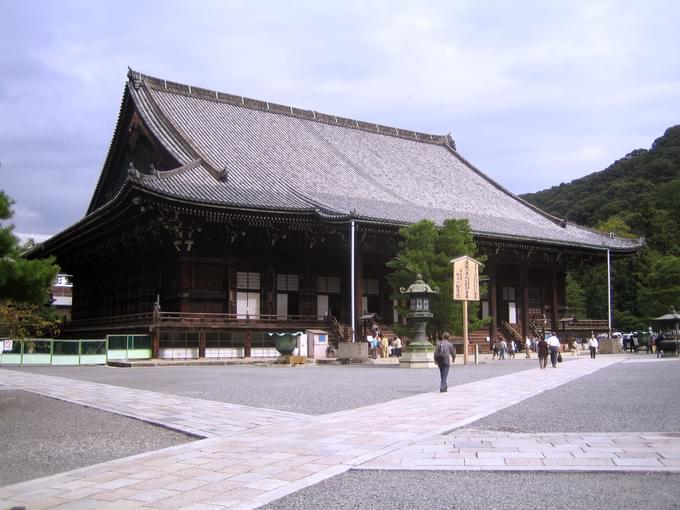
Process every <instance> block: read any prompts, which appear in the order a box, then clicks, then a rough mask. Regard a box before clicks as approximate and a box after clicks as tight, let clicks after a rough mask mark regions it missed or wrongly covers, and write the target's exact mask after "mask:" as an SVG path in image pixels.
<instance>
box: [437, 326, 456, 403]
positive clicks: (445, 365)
mask: <svg viewBox="0 0 680 510" xmlns="http://www.w3.org/2000/svg"><path fill="white" fill-rule="evenodd" d="M449 338H450V335H449V334H448V333H446V332H445V333H443V334H442V339H441V341H440V342H437V346H436V347H435V351H434V353H435V358H434V360H435V363H437V366H438V367H439V376H440V379H441V380H440V383H439V392H440V393H446V390H447V389H448V385H447V379H448V377H449V369H450V368H451V362H452V361H455V360H456V349H455V347H454V346H453V344H452V343H451V342H449Z"/></svg>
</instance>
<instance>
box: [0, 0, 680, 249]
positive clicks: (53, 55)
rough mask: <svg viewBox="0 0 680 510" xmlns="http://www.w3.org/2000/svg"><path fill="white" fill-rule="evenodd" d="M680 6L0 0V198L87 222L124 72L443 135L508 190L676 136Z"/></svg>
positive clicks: (662, 0) (45, 224) (25, 227)
mask: <svg viewBox="0 0 680 510" xmlns="http://www.w3.org/2000/svg"><path fill="white" fill-rule="evenodd" d="M678 27H680V2H676V1H674V0H645V1H642V0H639V1H626V0H621V1H607V0H589V1H587V2H574V1H571V0H565V1H559V0H555V1H550V0H536V1H524V0H508V1H502V0H497V1H492V0H487V1H484V0H465V1H463V0H448V1H444V0H442V1H427V0H420V1H401V0H389V1H370V0H364V1H354V0H342V1H295V0H288V1H286V2H281V1H258V0H249V1H236V0H235V1H227V0H224V1H207V0H192V1H191V2H187V1H186V0H182V1H174V0H160V1H154V0H147V1H144V0H135V1H130V0H115V1H110V0H98V1H96V2H92V1H89V0H87V1H75V0H31V1H24V0H0V189H2V190H4V191H5V192H6V193H7V194H8V195H9V196H10V197H12V198H13V199H14V201H15V204H14V208H13V209H14V218H13V219H12V223H14V225H15V233H17V234H23V235H30V236H32V237H33V238H35V239H36V240H38V241H40V240H42V239H43V237H42V236H46V235H51V234H55V233H57V232H59V231H61V230H63V229H64V228H66V227H68V226H69V225H71V224H73V223H75V222H76V221H78V220H79V219H81V218H82V217H83V216H84V214H85V212H86V209H87V206H88V204H89V201H90V198H91V196H92V193H93V191H94V188H95V186H96V183H97V180H98V178H99V175H100V173H101V169H102V164H103V162H104V159H105V157H106V153H107V150H108V147H109V144H110V142H111V137H112V135H113V130H114V127H115V124H116V119H117V115H118V112H119V109H120V104H121V99H122V96H123V90H124V86H125V81H126V74H127V69H128V67H131V68H132V69H135V70H137V71H140V72H142V73H144V74H149V75H152V76H157V77H161V78H164V79H167V80H171V81H176V82H180V83H186V84H190V85H194V86H199V87H204V88H209V89H214V90H219V91H221V92H227V93H231V94H237V95H244V96H247V97H251V98H255V99H261V100H266V101H271V102H276V103H281V104H285V105H292V106H296V107H299V108H305V109H312V110H316V111H319V112H324V113H330V114H335V115H339V116H343V117H350V118H355V119H359V120H365V121H370V122H376V123H380V124H386V125H389V126H394V127H397V128H402V129H411V130H415V131H423V132H426V133H433V134H447V133H450V134H451V136H452V137H453V138H454V140H455V141H456V145H457V148H458V151H459V153H460V154H461V155H462V156H463V157H465V158H466V159H467V160H469V161H470V162H471V163H473V164H474V165H475V166H476V167H477V168H479V169H480V170H482V171H483V172H484V173H486V174H487V175H488V176H489V177H491V178H492V179H494V180H495V181H497V182H498V183H499V184H501V185H502V186H504V187H505V188H507V189H508V190H510V191H511V192H513V193H516V194H521V193H528V192H534V191H539V190H542V189H546V188H549V187H551V186H556V185H559V184H560V183H563V182H569V181H571V180H573V179H577V178H580V177H583V176H585V175H588V174H590V173H592V172H596V171H600V170H603V169H604V168H606V167H607V166H609V165H610V164H611V163H612V162H614V161H615V160H617V159H619V158H621V157H623V156H624V155H626V154H627V153H629V152H631V151H632V150H634V149H638V148H649V147H650V146H651V144H652V142H653V141H654V140H655V139H656V138H658V137H660V136H661V135H662V134H663V133H664V131H665V130H666V129H667V128H668V127H670V126H672V125H675V124H678V123H680V117H679V115H678V112H679V111H680V51H679V50H680V30H679V29H678Z"/></svg>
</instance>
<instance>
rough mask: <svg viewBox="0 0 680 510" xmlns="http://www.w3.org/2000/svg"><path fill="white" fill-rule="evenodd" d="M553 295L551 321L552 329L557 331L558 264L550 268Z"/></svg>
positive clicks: (551, 297)
mask: <svg viewBox="0 0 680 510" xmlns="http://www.w3.org/2000/svg"><path fill="white" fill-rule="evenodd" d="M550 281H551V296H550V323H551V324H552V326H551V329H552V330H553V331H555V332H557V266H556V265H553V266H552V267H551V268H550Z"/></svg>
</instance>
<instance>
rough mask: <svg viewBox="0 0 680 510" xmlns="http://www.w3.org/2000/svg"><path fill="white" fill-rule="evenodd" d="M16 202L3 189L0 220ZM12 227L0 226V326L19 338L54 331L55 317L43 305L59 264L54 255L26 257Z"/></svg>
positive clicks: (10, 215) (1, 192)
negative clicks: (55, 261)
mask: <svg viewBox="0 0 680 510" xmlns="http://www.w3.org/2000/svg"><path fill="white" fill-rule="evenodd" d="M13 203H14V202H13V201H12V200H11V199H10V198H9V197H8V196H7V195H6V194H5V193H4V192H3V191H0V220H2V221H6V220H9V219H11V218H12V215H13V212H12V204H13ZM13 229H14V227H13V225H11V224H10V225H5V226H2V227H0V328H1V329H2V330H3V331H5V332H6V333H5V334H8V335H9V334H11V335H12V336H14V337H16V338H20V337H22V336H23V335H25V334H33V335H39V334H41V333H42V332H43V331H48V330H50V331H51V328H52V327H53V323H54V321H53V319H52V318H51V317H50V316H49V314H50V312H49V309H48V308H47V307H45V306H44V305H46V304H47V301H48V299H49V289H50V287H51V286H52V282H54V278H55V277H56V276H57V272H58V271H59V267H58V266H56V265H55V264H54V258H52V257H50V258H47V259H32V260H29V259H26V258H24V257H23V256H22V253H21V252H22V248H21V247H20V246H19V241H18V239H17V238H16V237H15V236H14V234H13Z"/></svg>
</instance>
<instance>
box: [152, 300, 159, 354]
mask: <svg viewBox="0 0 680 510" xmlns="http://www.w3.org/2000/svg"><path fill="white" fill-rule="evenodd" d="M151 322H152V324H151V357H152V358H158V356H159V354H160V349H161V307H160V306H159V305H158V304H156V305H155V306H154V307H153V314H152V317H151Z"/></svg>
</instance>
